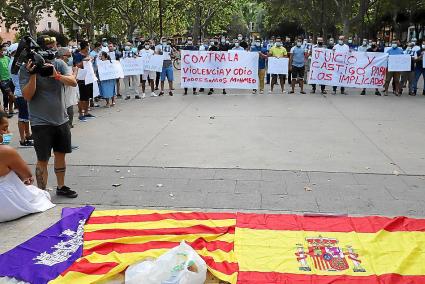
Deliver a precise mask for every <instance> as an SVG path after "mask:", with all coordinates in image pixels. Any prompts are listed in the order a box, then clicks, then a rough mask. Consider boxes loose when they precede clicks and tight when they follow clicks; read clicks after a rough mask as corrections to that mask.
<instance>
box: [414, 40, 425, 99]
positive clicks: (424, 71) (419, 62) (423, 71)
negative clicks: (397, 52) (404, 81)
mask: <svg viewBox="0 0 425 284" xmlns="http://www.w3.org/2000/svg"><path fill="white" fill-rule="evenodd" d="M419 44H420V45H421V49H419V50H418V51H416V53H415V57H414V59H415V63H416V66H415V84H414V87H413V93H414V94H415V95H416V93H417V92H418V83H419V79H420V78H421V76H422V80H424V85H425V66H424V64H423V63H424V56H425V42H423V41H420V42H419ZM422 95H424V96H425V88H424V89H423V90H422Z"/></svg>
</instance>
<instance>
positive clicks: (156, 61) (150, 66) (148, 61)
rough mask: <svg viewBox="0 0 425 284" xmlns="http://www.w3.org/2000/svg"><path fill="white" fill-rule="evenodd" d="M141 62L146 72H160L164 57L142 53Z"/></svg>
mask: <svg viewBox="0 0 425 284" xmlns="http://www.w3.org/2000/svg"><path fill="white" fill-rule="evenodd" d="M141 58H142V60H143V69H144V70H146V71H155V72H161V71H162V64H163V62H164V56H163V55H158V54H155V55H154V54H150V53H143V55H142V57H141Z"/></svg>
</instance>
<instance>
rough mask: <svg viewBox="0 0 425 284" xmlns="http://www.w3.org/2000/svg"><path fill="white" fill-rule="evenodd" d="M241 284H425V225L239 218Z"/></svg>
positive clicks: (284, 217)
mask: <svg viewBox="0 0 425 284" xmlns="http://www.w3.org/2000/svg"><path fill="white" fill-rule="evenodd" d="M235 253H236V259H237V260H238V264H239V276H238V283H239V284H254V283H255V284H258V283H261V284H277V283H279V284H283V283H285V284H286V283H288V284H289V283H303V284H306V283H312V284H313V283H314V284H325V283H329V284H330V283H332V284H334V283H350V284H354V283H355V284H362V283H364V284H366V283H367V284H369V283H370V284H372V283H380V284H397V283H411V284H416V283H417V284H420V283H421V284H422V283H425V220H423V219H421V220H420V219H410V218H406V217H398V218H385V217H306V216H299V215H269V214H238V216H237V224H236V233H235Z"/></svg>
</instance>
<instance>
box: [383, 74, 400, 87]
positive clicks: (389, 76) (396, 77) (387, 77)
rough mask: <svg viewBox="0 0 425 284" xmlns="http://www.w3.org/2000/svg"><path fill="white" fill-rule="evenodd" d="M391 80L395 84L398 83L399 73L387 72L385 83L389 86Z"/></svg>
mask: <svg viewBox="0 0 425 284" xmlns="http://www.w3.org/2000/svg"><path fill="white" fill-rule="evenodd" d="M391 79H393V80H394V82H395V83H398V82H400V72H388V73H387V76H386V77H385V83H387V84H389V83H390V82H391Z"/></svg>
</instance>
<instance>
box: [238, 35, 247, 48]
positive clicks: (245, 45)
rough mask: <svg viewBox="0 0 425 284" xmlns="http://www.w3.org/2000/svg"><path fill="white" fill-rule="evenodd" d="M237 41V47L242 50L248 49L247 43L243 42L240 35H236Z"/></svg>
mask: <svg viewBox="0 0 425 284" xmlns="http://www.w3.org/2000/svg"><path fill="white" fill-rule="evenodd" d="M238 41H239V46H240V47H242V48H243V49H244V50H248V49H249V45H248V42H246V41H245V39H244V38H243V36H242V34H238Z"/></svg>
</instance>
